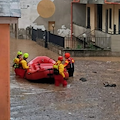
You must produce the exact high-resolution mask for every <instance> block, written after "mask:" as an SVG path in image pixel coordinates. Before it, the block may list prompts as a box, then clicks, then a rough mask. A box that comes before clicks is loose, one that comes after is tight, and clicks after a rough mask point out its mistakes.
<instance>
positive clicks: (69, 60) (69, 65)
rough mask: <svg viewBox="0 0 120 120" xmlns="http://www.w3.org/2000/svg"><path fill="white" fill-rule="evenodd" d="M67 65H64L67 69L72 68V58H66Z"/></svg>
mask: <svg viewBox="0 0 120 120" xmlns="http://www.w3.org/2000/svg"><path fill="white" fill-rule="evenodd" d="M67 60H68V62H69V63H68V65H67V66H66V68H67V69H69V68H74V60H73V59H72V58H68V59H67Z"/></svg>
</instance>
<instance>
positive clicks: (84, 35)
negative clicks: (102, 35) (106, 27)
mask: <svg viewBox="0 0 120 120" xmlns="http://www.w3.org/2000/svg"><path fill="white" fill-rule="evenodd" d="M86 37H87V35H86V34H85V33H84V34H83V38H84V41H83V47H84V48H85V41H86Z"/></svg>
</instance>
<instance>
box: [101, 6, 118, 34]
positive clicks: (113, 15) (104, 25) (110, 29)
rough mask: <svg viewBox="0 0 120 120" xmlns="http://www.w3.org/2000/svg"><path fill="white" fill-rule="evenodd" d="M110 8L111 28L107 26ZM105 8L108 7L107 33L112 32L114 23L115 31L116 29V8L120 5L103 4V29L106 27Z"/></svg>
mask: <svg viewBox="0 0 120 120" xmlns="http://www.w3.org/2000/svg"><path fill="white" fill-rule="evenodd" d="M110 8H111V9H112V28H109V9H110ZM106 9H108V31H109V33H113V31H114V24H115V25H116V32H117V31H118V17H119V16H118V10H119V9H120V5H103V25H102V28H103V30H105V29H106V21H105V20H106ZM117 33H118V32H117Z"/></svg>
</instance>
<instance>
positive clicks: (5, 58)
mask: <svg viewBox="0 0 120 120" xmlns="http://www.w3.org/2000/svg"><path fill="white" fill-rule="evenodd" d="M9 28H10V26H9V24H8V23H7V24H0V34H1V37H0V49H1V52H0V58H2V59H0V63H1V66H0V83H1V84H0V120H10V30H9Z"/></svg>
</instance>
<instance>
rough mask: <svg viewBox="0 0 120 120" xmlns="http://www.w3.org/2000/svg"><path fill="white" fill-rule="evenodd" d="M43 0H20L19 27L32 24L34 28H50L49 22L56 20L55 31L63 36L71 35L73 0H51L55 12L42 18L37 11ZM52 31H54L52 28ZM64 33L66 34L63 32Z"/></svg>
mask: <svg viewBox="0 0 120 120" xmlns="http://www.w3.org/2000/svg"><path fill="white" fill-rule="evenodd" d="M40 1H41V0H20V3H21V13H22V15H21V18H20V19H19V26H18V27H19V28H20V29H21V28H23V29H25V28H26V27H28V26H30V25H32V26H34V28H41V29H43V30H45V29H46V30H48V27H49V26H48V22H49V21H54V22H55V28H54V33H55V34H58V35H61V36H66V35H67V36H68V34H69V36H70V33H71V32H70V23H71V21H70V20H71V1H72V0H64V1H63V0H51V1H52V2H53V3H54V5H55V13H54V14H53V16H51V17H49V18H42V17H40V16H39V14H38V12H37V5H38V3H39V2H40ZM51 32H53V31H52V30H51ZM63 33H64V34H63Z"/></svg>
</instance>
